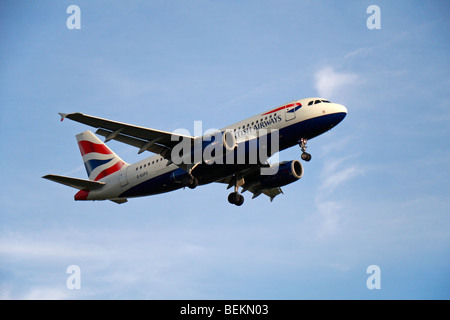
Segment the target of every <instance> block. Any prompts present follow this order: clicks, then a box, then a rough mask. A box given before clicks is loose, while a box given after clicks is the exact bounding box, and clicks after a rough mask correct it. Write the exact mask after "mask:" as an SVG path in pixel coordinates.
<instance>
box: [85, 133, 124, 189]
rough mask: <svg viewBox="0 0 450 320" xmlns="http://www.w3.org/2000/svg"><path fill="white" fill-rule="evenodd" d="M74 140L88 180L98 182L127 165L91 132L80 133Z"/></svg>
mask: <svg viewBox="0 0 450 320" xmlns="http://www.w3.org/2000/svg"><path fill="white" fill-rule="evenodd" d="M76 138H77V141H78V147H79V148H80V152H81V155H82V157H83V162H84V166H85V167H86V172H87V175H88V177H89V180H92V181H97V180H100V179H101V178H103V177H106V176H108V175H110V174H112V173H114V172H117V171H119V170H120V169H121V168H122V167H123V166H125V165H126V164H127V163H126V162H125V161H123V160H122V159H121V158H120V157H119V156H118V155H117V154H115V153H114V152H113V151H112V150H111V149H110V148H108V147H107V146H106V144H104V143H103V142H102V141H101V140H100V139H99V138H97V136H96V135H94V134H93V133H92V132H91V131H89V130H87V131H85V132H82V133H80V134H78V135H77V136H76Z"/></svg>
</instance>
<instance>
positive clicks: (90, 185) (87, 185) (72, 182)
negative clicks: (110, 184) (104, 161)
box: [42, 174, 105, 190]
mask: <svg viewBox="0 0 450 320" xmlns="http://www.w3.org/2000/svg"><path fill="white" fill-rule="evenodd" d="M42 178H44V179H47V180H51V181H54V182H58V183H61V184H64V185H66V186H69V187H72V188H76V189H79V190H83V189H88V190H95V189H99V188H101V187H103V186H104V185H105V183H104V182H99V181H92V180H84V179H77V178H71V177H65V176H58V175H56V174H48V175H46V176H43V177H42Z"/></svg>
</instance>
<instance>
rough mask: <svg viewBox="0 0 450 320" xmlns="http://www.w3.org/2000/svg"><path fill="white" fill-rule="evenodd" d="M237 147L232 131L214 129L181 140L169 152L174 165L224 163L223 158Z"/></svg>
mask: <svg viewBox="0 0 450 320" xmlns="http://www.w3.org/2000/svg"><path fill="white" fill-rule="evenodd" d="M236 147H237V143H236V138H235V137H234V133H233V132H232V131H223V132H221V131H218V130H217V131H215V132H213V133H210V134H208V135H205V136H202V137H199V138H197V139H195V141H194V143H193V144H191V140H183V141H181V143H179V144H178V145H176V146H175V147H174V148H173V149H172V152H171V160H172V162H173V163H175V164H176V165H182V164H185V165H188V164H197V163H207V164H213V163H219V164H222V163H225V158H226V157H227V155H228V154H230V153H231V152H233V151H234V150H235V149H236Z"/></svg>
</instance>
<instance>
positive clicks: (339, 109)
mask: <svg viewBox="0 0 450 320" xmlns="http://www.w3.org/2000/svg"><path fill="white" fill-rule="evenodd" d="M336 109H337V112H343V113H345V114H347V112H348V111H347V108H346V107H345V106H343V105H342V104H337V105H336Z"/></svg>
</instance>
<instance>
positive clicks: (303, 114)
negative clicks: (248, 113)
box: [42, 98, 347, 206]
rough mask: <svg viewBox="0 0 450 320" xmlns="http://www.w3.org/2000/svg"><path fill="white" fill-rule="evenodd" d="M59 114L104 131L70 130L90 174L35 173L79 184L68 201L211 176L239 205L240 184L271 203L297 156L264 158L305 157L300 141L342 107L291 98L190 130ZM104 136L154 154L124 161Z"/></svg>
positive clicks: (324, 127)
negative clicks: (221, 124)
mask: <svg viewBox="0 0 450 320" xmlns="http://www.w3.org/2000/svg"><path fill="white" fill-rule="evenodd" d="M59 115H60V116H61V121H63V120H64V119H66V118H67V119H70V120H73V121H77V122H80V123H83V124H85V125H88V126H91V127H94V128H97V131H96V132H95V133H96V134H98V135H100V136H103V137H105V140H104V142H102V141H101V140H100V139H99V138H98V137H97V136H96V135H95V134H94V133H92V132H91V131H89V130H87V131H85V132H82V133H80V134H78V135H76V139H77V141H78V146H79V149H80V152H81V155H82V158H83V161H84V165H85V168H86V172H87V175H88V177H89V179H79V178H72V177H66V176H61V175H54V174H49V175H45V176H43V177H42V178H45V179H48V180H51V181H54V182H57V183H60V184H63V185H66V186H69V187H73V188H76V189H78V190H79V191H78V192H77V193H76V194H75V196H74V199H75V200H111V201H113V202H115V203H118V204H121V203H125V202H127V201H128V199H129V198H135V197H142V196H149V195H156V194H161V193H165V192H169V191H174V190H177V189H181V188H185V187H189V188H191V189H194V188H195V187H197V186H199V185H206V184H209V183H211V182H217V183H223V184H226V185H227V186H228V187H227V188H228V189H229V188H231V187H234V191H233V192H231V193H230V194H229V196H228V202H229V203H231V204H234V205H236V206H241V205H242V204H243V203H244V197H243V196H242V194H241V192H239V188H242V193H243V192H245V191H247V190H248V191H250V192H251V193H253V197H252V199H253V198H256V197H258V196H259V195H261V194H264V195H266V196H268V197H269V198H270V201H271V202H272V201H273V199H274V198H275V197H276V196H277V195H279V194H281V193H283V191H282V190H281V187H282V186H285V185H287V184H290V183H293V182H294V181H297V180H299V179H300V178H301V177H302V176H303V166H302V164H301V162H300V161H299V160H291V161H283V162H280V163H277V164H270V163H269V161H268V158H270V157H271V156H272V155H274V154H275V153H277V152H279V151H282V150H284V149H287V148H290V147H293V146H295V145H298V146H299V147H300V149H301V151H302V154H301V159H302V160H304V161H310V160H311V155H310V154H309V153H307V152H306V148H307V141H309V140H311V139H313V138H315V137H317V136H319V135H321V134H323V133H325V132H327V131H329V130H330V129H332V128H333V127H335V126H336V125H337V124H339V123H340V122H341V121H342V120H343V119H344V118H345V116H346V115H347V108H346V107H345V106H343V105H341V104H337V103H332V102H330V101H329V100H327V99H323V98H307V99H299V100H293V101H291V102H288V103H285V104H283V105H280V106H277V107H275V108H272V109H270V110H268V111H264V112H262V113H260V114H257V115H255V116H253V117H250V118H248V119H246V120H242V121H239V122H237V123H235V124H232V125H230V126H227V127H225V128H222V129H220V130H215V131H213V133H205V134H204V135H202V136H197V137H194V136H191V135H189V134H186V132H182V133H179V132H166V131H160V130H155V129H150V128H145V127H141V126H135V125H130V124H126V123H122V122H117V121H111V120H107V119H103V118H98V117H94V116H90V115H86V114H82V113H68V114H66V113H59ZM110 140H116V141H119V142H122V143H125V144H128V145H131V146H134V147H136V148H139V151H138V153H139V154H140V153H143V152H145V151H149V152H152V153H155V154H156V155H153V156H151V157H148V158H146V159H143V160H141V161H139V162H136V163H132V164H128V163H126V162H125V161H123V160H122V159H121V158H120V157H119V156H118V155H117V154H115V153H114V152H113V151H112V150H111V149H110V148H109V147H108V146H107V145H106V144H105V143H106V142H108V141H110ZM252 146H253V147H252ZM255 159H256V160H255Z"/></svg>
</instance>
